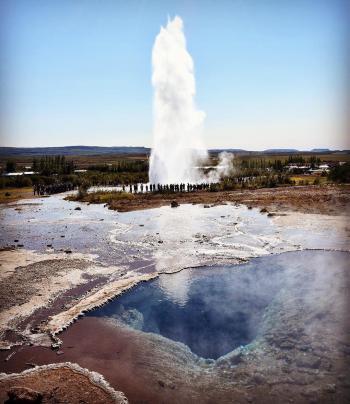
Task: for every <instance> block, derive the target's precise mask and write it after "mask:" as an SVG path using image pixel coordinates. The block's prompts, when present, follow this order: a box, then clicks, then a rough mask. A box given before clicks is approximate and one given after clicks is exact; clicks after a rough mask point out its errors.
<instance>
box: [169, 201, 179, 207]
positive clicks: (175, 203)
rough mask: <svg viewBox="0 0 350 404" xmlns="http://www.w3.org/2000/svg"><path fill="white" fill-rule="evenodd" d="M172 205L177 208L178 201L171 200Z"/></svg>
mask: <svg viewBox="0 0 350 404" xmlns="http://www.w3.org/2000/svg"><path fill="white" fill-rule="evenodd" d="M170 206H171V207H172V208H177V207H178V206H179V204H178V202H176V201H171V203H170Z"/></svg>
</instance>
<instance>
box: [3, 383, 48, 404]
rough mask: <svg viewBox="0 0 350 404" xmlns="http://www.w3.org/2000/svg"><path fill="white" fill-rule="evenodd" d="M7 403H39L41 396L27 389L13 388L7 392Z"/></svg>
mask: <svg viewBox="0 0 350 404" xmlns="http://www.w3.org/2000/svg"><path fill="white" fill-rule="evenodd" d="M7 395H8V397H9V399H8V400H7V403H18V404H19V403H21V404H25V403H41V402H42V399H43V395H42V394H41V393H39V392H38V391H35V390H32V389H30V388H28V387H21V386H14V387H11V389H10V390H9V391H8V392H7Z"/></svg>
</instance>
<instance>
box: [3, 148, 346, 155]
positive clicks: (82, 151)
mask: <svg viewBox="0 0 350 404" xmlns="http://www.w3.org/2000/svg"><path fill="white" fill-rule="evenodd" d="M223 151H226V152H230V153H234V154H235V155H259V154H261V155H263V154H294V153H320V154H321V153H337V154H348V153H349V151H348V150H342V151H340V150H333V151H332V150H329V149H312V150H297V149H267V150H263V151H254V150H244V149H209V153H210V154H212V155H216V154H219V153H221V152H223ZM150 152H151V149H150V148H149V147H134V146H114V147H104V146H62V147H0V156H3V157H28V156H29V157H35V156H42V155H49V156H57V155H64V156H100V155H107V154H109V155H111V154H118V155H145V154H146V155H149V154H150Z"/></svg>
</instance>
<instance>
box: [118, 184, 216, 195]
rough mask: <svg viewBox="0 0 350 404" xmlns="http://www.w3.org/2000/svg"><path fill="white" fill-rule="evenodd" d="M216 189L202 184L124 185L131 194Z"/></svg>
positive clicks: (212, 185)
mask: <svg viewBox="0 0 350 404" xmlns="http://www.w3.org/2000/svg"><path fill="white" fill-rule="evenodd" d="M214 187H215V184H213V183H211V184H209V183H202V184H190V183H187V184H184V183H180V184H130V185H123V186H122V190H123V191H124V192H126V191H129V192H130V193H135V194H136V193H145V192H159V193H169V192H193V191H210V190H211V189H212V188H214Z"/></svg>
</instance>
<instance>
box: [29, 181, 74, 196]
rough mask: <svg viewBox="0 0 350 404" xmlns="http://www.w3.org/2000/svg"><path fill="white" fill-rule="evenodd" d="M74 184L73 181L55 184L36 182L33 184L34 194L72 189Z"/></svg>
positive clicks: (49, 193) (57, 192)
mask: <svg viewBox="0 0 350 404" xmlns="http://www.w3.org/2000/svg"><path fill="white" fill-rule="evenodd" d="M74 188H75V187H74V185H73V184H72V183H71V182H57V183H54V184H49V185H45V184H35V185H34V186H33V192H34V195H40V196H41V195H52V194H59V193H60V192H66V191H72V190H73V189H74Z"/></svg>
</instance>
